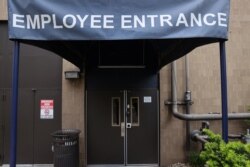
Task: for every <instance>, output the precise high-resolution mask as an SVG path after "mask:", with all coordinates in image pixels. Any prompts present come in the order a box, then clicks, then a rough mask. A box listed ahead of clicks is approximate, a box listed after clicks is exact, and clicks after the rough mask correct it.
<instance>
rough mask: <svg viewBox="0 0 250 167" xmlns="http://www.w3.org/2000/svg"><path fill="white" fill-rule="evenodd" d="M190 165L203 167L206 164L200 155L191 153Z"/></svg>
mask: <svg viewBox="0 0 250 167" xmlns="http://www.w3.org/2000/svg"><path fill="white" fill-rule="evenodd" d="M188 164H189V165H190V166H192V167H203V166H204V163H203V161H202V159H201V158H200V153H197V152H190V153H189V155H188Z"/></svg>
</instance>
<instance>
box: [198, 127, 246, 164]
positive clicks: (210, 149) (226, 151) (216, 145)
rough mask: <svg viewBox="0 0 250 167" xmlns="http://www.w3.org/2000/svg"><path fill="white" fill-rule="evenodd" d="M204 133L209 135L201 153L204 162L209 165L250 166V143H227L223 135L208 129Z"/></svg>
mask: <svg viewBox="0 0 250 167" xmlns="http://www.w3.org/2000/svg"><path fill="white" fill-rule="evenodd" d="M203 133H204V134H205V135H207V136H208V137H209V142H207V143H206V144H205V147H204V150H203V151H202V152H201V153H200V158H201V160H202V163H203V164H204V165H205V166H208V167H250V145H249V144H243V143H241V142H229V143H227V144H226V143H225V142H224V141H223V140H222V138H221V136H220V135H218V134H214V133H213V132H212V131H210V130H208V129H204V130H203Z"/></svg>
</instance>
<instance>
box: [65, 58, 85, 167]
mask: <svg viewBox="0 0 250 167" xmlns="http://www.w3.org/2000/svg"><path fill="white" fill-rule="evenodd" d="M74 70H79V69H78V68H77V67H76V66H74V65H72V64H71V63H70V62H68V61H66V60H64V61H63V74H62V75H63V76H62V128H63V129H79V130H81V133H80V137H79V140H80V162H81V164H82V165H83V164H84V162H86V161H84V160H85V136H84V101H85V98H84V90H85V86H84V78H83V77H82V78H81V79H65V76H64V72H65V71H74Z"/></svg>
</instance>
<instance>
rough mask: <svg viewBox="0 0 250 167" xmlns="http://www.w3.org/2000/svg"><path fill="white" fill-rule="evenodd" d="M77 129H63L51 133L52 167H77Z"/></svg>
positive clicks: (78, 131)
mask: <svg viewBox="0 0 250 167" xmlns="http://www.w3.org/2000/svg"><path fill="white" fill-rule="evenodd" d="M80 132H81V131H80V130H77V129H63V130H58V131H56V132H54V133H52V134H51V135H52V137H53V145H52V151H53V152H54V160H53V161H54V167H79V133H80Z"/></svg>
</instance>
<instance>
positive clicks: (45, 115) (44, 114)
mask: <svg viewBox="0 0 250 167" xmlns="http://www.w3.org/2000/svg"><path fill="white" fill-rule="evenodd" d="M53 118H54V100H41V102H40V119H53Z"/></svg>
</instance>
